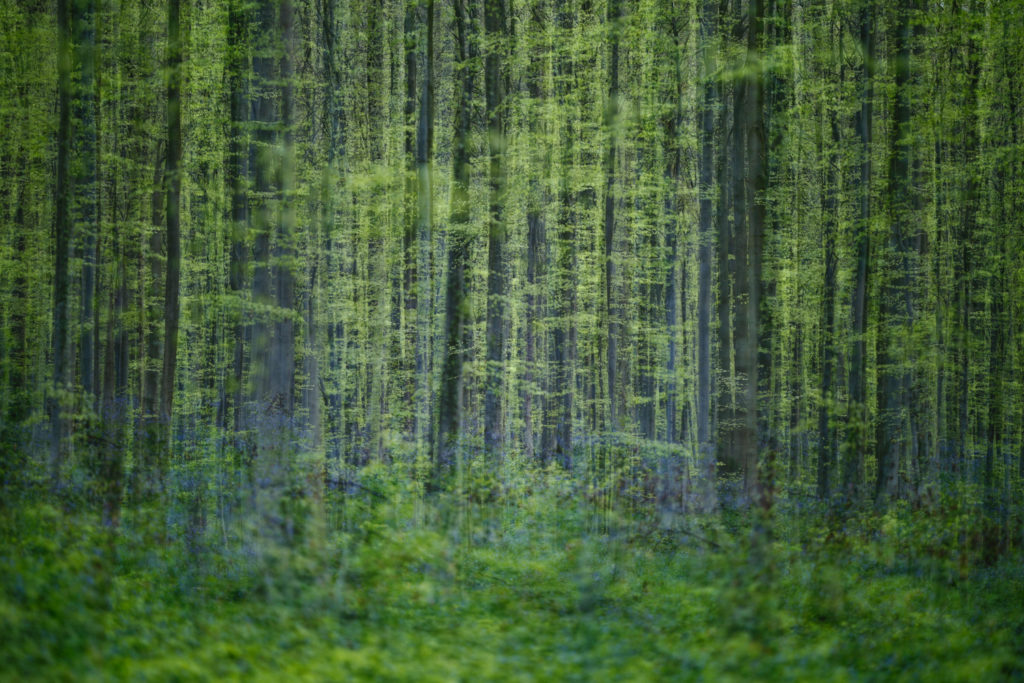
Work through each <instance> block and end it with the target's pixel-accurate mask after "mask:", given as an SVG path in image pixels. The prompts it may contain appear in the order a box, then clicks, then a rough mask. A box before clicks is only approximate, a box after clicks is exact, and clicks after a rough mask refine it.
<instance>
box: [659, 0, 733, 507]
mask: <svg viewBox="0 0 1024 683" xmlns="http://www.w3.org/2000/svg"><path fill="white" fill-rule="evenodd" d="M716 21H717V14H716V10H715V6H714V3H713V2H712V0H704V2H703V4H702V5H701V16H700V26H699V28H698V31H699V41H700V47H699V50H700V59H701V62H700V69H701V71H700V74H701V81H702V85H701V105H700V188H699V189H700V199H699V209H698V210H699V217H698V229H697V240H698V243H697V448H698V450H699V455H698V457H699V463H700V465H699V466H700V475H701V480H702V481H701V492H702V493H701V496H700V500H699V505H700V509H701V510H702V511H703V512H710V511H712V510H713V509H714V508H715V506H716V501H715V465H716V455H715V443H714V439H713V437H712V432H711V378H712V372H711V366H712V364H711V259H712V254H711V247H712V242H713V240H714V233H713V223H712V221H713V219H714V216H713V207H712V204H711V202H712V193H713V192H714V164H715V160H714V155H715V130H714V128H715V106H716V102H717V99H718V90H717V88H716V85H715V81H714V76H713V74H714V72H715V63H714V54H715V49H714V40H715V23H716ZM722 275H724V273H723V274H720V275H719V277H722ZM671 350H673V351H674V348H672V349H671ZM673 400H674V397H673ZM669 440H670V441H671V438H670V439H669Z"/></svg>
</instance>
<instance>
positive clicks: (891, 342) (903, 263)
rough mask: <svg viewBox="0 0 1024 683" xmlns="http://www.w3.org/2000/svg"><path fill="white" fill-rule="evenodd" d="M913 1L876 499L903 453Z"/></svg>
mask: <svg viewBox="0 0 1024 683" xmlns="http://www.w3.org/2000/svg"><path fill="white" fill-rule="evenodd" d="M912 9H913V0H904V2H902V3H900V6H899V7H898V8H897V9H896V14H897V17H896V18H897V23H896V60H895V70H896V80H895V88H896V102H895V109H894V112H893V131H892V141H893V145H892V149H891V151H890V157H889V211H890V213H891V216H890V225H891V228H890V232H889V253H888V257H889V258H890V259H892V260H893V261H894V262H892V263H891V264H890V267H889V268H885V269H884V271H886V272H881V273H879V275H880V276H881V278H883V284H882V288H881V292H880V300H879V309H880V310H879V315H880V316H881V324H880V325H879V339H878V361H877V362H878V375H879V379H878V422H877V425H876V447H877V449H878V451H877V455H878V469H877V478H876V480H875V498H876V500H877V501H878V502H879V503H880V504H883V505H884V504H885V503H887V502H888V501H889V500H890V499H892V498H895V497H896V496H897V495H898V493H899V491H898V488H899V471H900V458H901V456H904V455H905V454H906V452H907V445H908V442H907V434H906V429H905V427H906V419H905V418H904V417H903V411H904V409H905V407H907V406H906V403H907V400H908V398H909V396H908V395H907V394H906V393H905V392H904V389H905V387H906V386H907V385H908V383H909V375H908V373H907V370H906V367H907V359H905V358H904V357H903V356H904V354H903V353H902V350H901V344H902V341H903V340H905V339H906V337H907V335H909V333H910V320H909V319H908V318H907V315H906V314H907V311H906V306H905V299H904V297H905V296H906V294H907V290H908V288H909V287H910V273H909V270H910V261H909V243H910V230H911V228H910V213H909V209H910V196H909V195H910V193H911V192H912V190H913V188H912V187H911V183H910V152H911V150H910V147H911V145H910V135H911V131H910V107H911V101H910V93H909V90H908V88H909V82H910V36H911V27H910V12H911V11H912Z"/></svg>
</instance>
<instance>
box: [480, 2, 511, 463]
mask: <svg viewBox="0 0 1024 683" xmlns="http://www.w3.org/2000/svg"><path fill="white" fill-rule="evenodd" d="M484 28H485V30H486V33H487V38H488V41H489V47H488V51H487V55H486V57H485V59H484V76H485V81H486V88H485V90H486V101H487V135H488V149H489V152H490V168H489V182H490V217H489V219H488V242H487V386H486V390H485V391H486V393H485V396H484V442H485V445H486V447H487V450H488V453H489V454H490V455H491V456H492V457H495V458H500V457H501V449H502V447H503V444H504V424H503V420H502V410H503V402H502V400H501V395H502V391H503V384H504V382H503V375H504V351H505V317H506V308H507V307H506V305H505V291H506V286H507V285H506V279H507V276H506V273H505V242H506V240H507V235H506V229H505V221H504V217H503V212H504V203H505V113H504V100H505V83H504V80H505V79H504V75H503V73H502V55H503V53H504V48H503V47H501V41H502V39H503V37H504V35H505V0H487V1H486V2H485V4H484Z"/></svg>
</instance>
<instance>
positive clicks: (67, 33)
mask: <svg viewBox="0 0 1024 683" xmlns="http://www.w3.org/2000/svg"><path fill="white" fill-rule="evenodd" d="M70 1H71V0H57V178H56V188H55V193H54V194H55V198H54V203H55V206H54V236H55V240H54V289H53V387H52V390H51V394H50V396H49V397H48V401H47V402H48V412H49V414H50V425H51V432H52V433H51V438H52V440H53V441H52V445H51V453H50V479H51V486H52V487H53V489H54V490H55V491H59V490H60V488H61V486H62V479H61V470H62V468H63V465H64V460H65V456H66V453H67V443H66V439H67V423H66V421H65V418H64V415H63V412H64V406H65V403H66V397H67V394H68V392H69V391H70V389H71V387H70V377H69V374H68V366H69V364H70V348H69V344H68V342H69V339H68V289H69V286H68V285H69V282H68V280H69V278H68V275H69V273H68V257H69V256H70V253H69V252H70V248H71V238H72V222H71V215H70V199H71V188H70V183H69V181H70V177H69V175H70V174H69V163H70V152H71V16H70V14H71V13H70V8H69V3H70Z"/></svg>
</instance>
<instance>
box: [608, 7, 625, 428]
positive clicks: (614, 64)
mask: <svg viewBox="0 0 1024 683" xmlns="http://www.w3.org/2000/svg"><path fill="white" fill-rule="evenodd" d="M619 2H620V0H610V2H609V3H608V22H609V23H610V24H611V35H610V36H609V41H610V43H611V45H610V47H609V50H610V54H609V65H608V101H607V103H606V104H605V113H604V128H605V134H606V135H607V136H608V141H607V143H606V147H605V158H604V173H605V192H604V264H605V275H604V288H605V289H604V305H605V311H604V313H605V319H606V321H607V342H606V345H607V347H606V348H607V363H608V379H607V381H608V429H609V430H616V429H618V427H619V424H618V417H617V414H618V411H617V407H618V396H617V392H616V384H615V383H616V374H617V369H618V368H617V365H618V362H619V360H618V335H619V332H618V325H619V320H618V318H619V315H620V312H619V310H618V307H617V305H616V303H615V301H616V293H615V287H616V283H615V280H616V275H615V257H614V252H615V201H616V197H615V165H616V154H617V152H616V140H617V136H618V133H617V131H616V127H617V126H618V114H619V25H618V24H619V21H620V20H621V18H622V17H621V8H620V6H619Z"/></svg>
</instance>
